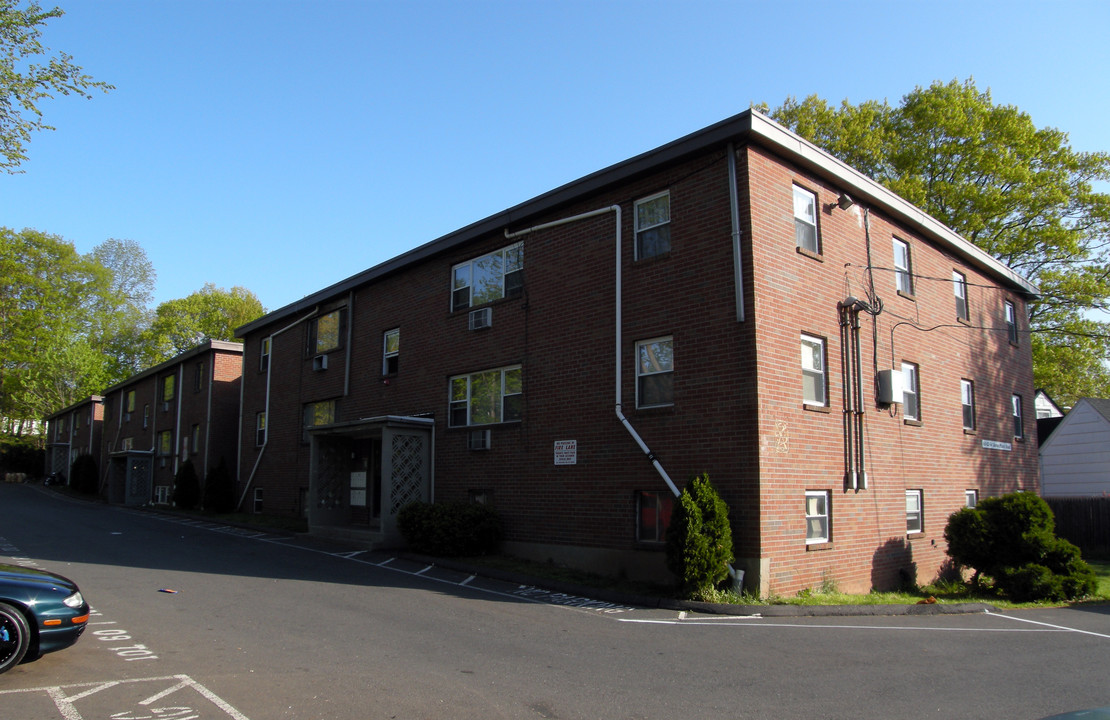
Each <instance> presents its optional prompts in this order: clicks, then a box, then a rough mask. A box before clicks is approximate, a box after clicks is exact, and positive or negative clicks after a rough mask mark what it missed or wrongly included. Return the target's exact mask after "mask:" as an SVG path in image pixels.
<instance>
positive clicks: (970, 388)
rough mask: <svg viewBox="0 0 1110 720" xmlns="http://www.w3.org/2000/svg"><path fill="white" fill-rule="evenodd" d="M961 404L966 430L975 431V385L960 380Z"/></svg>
mask: <svg viewBox="0 0 1110 720" xmlns="http://www.w3.org/2000/svg"><path fill="white" fill-rule="evenodd" d="M960 403H961V405H963V416H964V419H963V422H964V430H974V429H975V383H973V382H972V381H970V380H960Z"/></svg>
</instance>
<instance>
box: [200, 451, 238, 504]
mask: <svg viewBox="0 0 1110 720" xmlns="http://www.w3.org/2000/svg"><path fill="white" fill-rule="evenodd" d="M204 509H205V510H207V511H209V512H213V513H219V514H221V515H223V514H226V513H230V512H234V511H235V481H234V480H232V478H231V472H230V471H229V470H228V469H227V463H226V462H225V461H224V459H223V458H222V457H221V458H220V462H219V463H218V464H217V465H216V467H214V468H212V469H211V470H209V471H208V476H207V477H206V478H205V479H204Z"/></svg>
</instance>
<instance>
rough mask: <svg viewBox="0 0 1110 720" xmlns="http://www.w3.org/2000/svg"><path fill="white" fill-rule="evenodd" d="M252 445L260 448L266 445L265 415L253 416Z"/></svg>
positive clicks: (259, 413) (260, 413) (257, 414)
mask: <svg viewBox="0 0 1110 720" xmlns="http://www.w3.org/2000/svg"><path fill="white" fill-rule="evenodd" d="M254 444H255V445H256V446H258V447H261V446H263V445H265V444H266V413H265V412H258V413H255V415H254Z"/></svg>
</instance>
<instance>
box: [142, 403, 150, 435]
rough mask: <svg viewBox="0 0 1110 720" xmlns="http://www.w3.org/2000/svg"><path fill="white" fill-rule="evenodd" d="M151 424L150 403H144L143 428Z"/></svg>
mask: <svg viewBox="0 0 1110 720" xmlns="http://www.w3.org/2000/svg"><path fill="white" fill-rule="evenodd" d="M149 426H150V403H146V404H145V405H143V430H146V429H147V427H149Z"/></svg>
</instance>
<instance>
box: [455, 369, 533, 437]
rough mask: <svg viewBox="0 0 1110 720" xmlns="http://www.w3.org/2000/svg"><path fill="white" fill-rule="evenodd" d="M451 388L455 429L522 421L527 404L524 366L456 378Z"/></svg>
mask: <svg viewBox="0 0 1110 720" xmlns="http://www.w3.org/2000/svg"><path fill="white" fill-rule="evenodd" d="M450 386H451V395H450V401H449V406H450V407H449V412H448V424H449V425H450V426H451V427H466V426H468V425H491V424H494V423H503V422H519V421H520V418H521V410H522V407H523V404H524V403H523V397H524V387H523V381H522V377H521V368H520V365H514V366H511V367H505V368H498V369H496V370H486V371H483V372H476V373H471V374H469V375H456V376H455V377H453V378H451V380H450Z"/></svg>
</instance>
